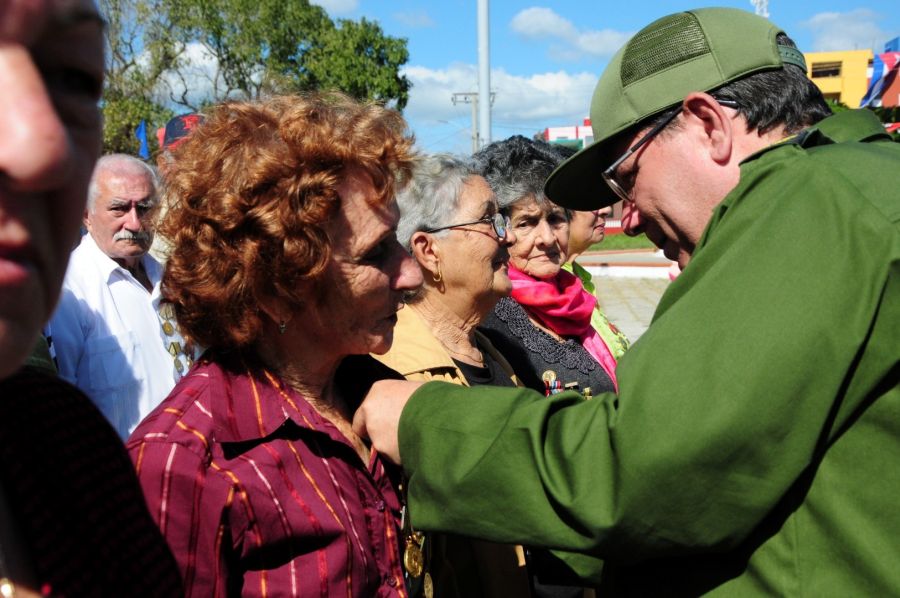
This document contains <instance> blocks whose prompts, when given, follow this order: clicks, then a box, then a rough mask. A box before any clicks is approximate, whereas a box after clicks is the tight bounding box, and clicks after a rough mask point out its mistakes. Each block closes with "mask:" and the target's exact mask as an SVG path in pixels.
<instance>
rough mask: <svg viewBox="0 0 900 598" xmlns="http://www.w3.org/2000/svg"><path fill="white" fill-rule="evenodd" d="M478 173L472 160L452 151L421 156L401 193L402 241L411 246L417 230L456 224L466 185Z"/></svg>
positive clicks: (407, 247)
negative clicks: (454, 221) (454, 218)
mask: <svg viewBox="0 0 900 598" xmlns="http://www.w3.org/2000/svg"><path fill="white" fill-rule="evenodd" d="M477 175H478V173H477V172H476V171H475V169H474V168H473V166H472V164H471V163H470V162H469V161H467V160H464V159H462V158H459V157H456V156H453V155H451V154H434V155H431V156H422V157H419V158H417V159H416V161H415V163H414V165H413V171H412V176H411V177H410V179H409V181H407V183H406V185H405V186H404V188H403V190H402V191H400V193H399V194H398V195H397V205H398V206H399V207H400V223H399V224H398V225H397V239H399V241H400V243H401V244H403V246H404V247H405V248H406V249H407V250H409V249H410V238H411V237H412V236H413V233H416V232H418V231H423V230H428V229H432V228H438V227H440V226H446V225H448V224H453V222H452V219H453V217H454V216H455V215H456V212H457V210H458V209H459V197H460V195H461V194H462V190H463V186H464V185H465V184H466V181H467V180H468V179H469V178H471V177H473V176H477Z"/></svg>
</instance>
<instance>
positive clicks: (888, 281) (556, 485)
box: [357, 9, 900, 596]
mask: <svg viewBox="0 0 900 598" xmlns="http://www.w3.org/2000/svg"><path fill="white" fill-rule="evenodd" d="M591 121H592V123H593V126H594V137H595V140H596V142H595V143H594V145H592V146H590V147H588V148H586V149H585V150H583V151H582V152H580V153H579V154H576V155H575V156H573V157H572V158H571V159H570V160H569V161H567V162H566V163H564V164H563V165H562V166H560V168H559V169H558V170H557V171H556V172H555V173H554V174H553V175H552V176H551V178H550V179H549V180H548V182H547V185H546V191H547V195H548V196H549V197H550V198H551V199H553V200H554V201H555V202H558V203H560V204H563V205H566V206H569V207H574V208H591V207H593V208H596V207H598V204H597V199H596V198H597V193H595V191H598V190H599V192H600V195H601V199H600V205H608V204H610V203H612V202H614V201H616V200H617V199H619V198H622V199H624V200H625V201H626V206H625V215H624V218H623V220H624V226H625V228H626V230H627V231H629V232H631V233H637V232H645V233H646V234H647V236H648V237H649V238H650V239H651V240H653V241H654V243H656V244H657V245H658V246H660V247H661V248H663V249H664V251H665V252H666V255H667V256H669V257H670V258H673V259H677V260H678V261H679V263H680V265H681V266H682V267H683V268H684V272H683V273H682V275H681V276H680V277H679V278H678V279H677V280H675V281H674V282H673V283H672V285H671V286H670V288H669V290H668V291H667V292H666V294H665V295H664V296H663V298H662V300H661V302H660V304H659V307H658V309H657V311H656V314H655V315H654V318H653V322H652V324H651V326H650V328H649V329H648V330H647V332H646V333H645V334H644V336H643V337H642V338H641V339H640V341H639V342H638V343H636V344H635V346H634V347H632V349H631V350H630V351H629V352H628V353H626V355H625V356H624V357H623V359H622V360H621V362H620V363H619V367H618V371H617V373H618V377H619V394H618V396H613V395H600V396H597V397H595V398H594V399H593V400H592V401H582V400H580V399H579V398H577V397H575V396H571V395H565V394H562V395H557V397H559V398H557V399H545V398H543V397H539V396H537V395H535V394H532V393H528V392H525V391H521V390H511V391H505V390H499V389H498V390H492V389H491V390H485V389H484V388H481V389H460V388H456V387H449V386H446V385H442V384H440V383H429V384H426V385H424V386H422V387H420V388H418V389H417V390H415V392H414V393H413V394H412V396H411V397H410V398H409V400H408V402H407V401H406V397H407V396H408V395H409V393H410V389H409V388H407V387H403V386H399V384H402V383H384V384H381V385H379V386H376V387H375V388H374V389H373V392H372V393H371V394H370V397H369V399H368V400H367V402H366V403H364V404H363V406H362V408H361V409H360V412H359V413H358V416H357V425H358V429H359V430H361V431H362V430H365V431H367V432H368V434H369V435H370V437H371V439H372V441H373V443H374V445H375V446H376V447H377V448H379V450H382V451H384V452H386V453H387V454H389V455H391V456H392V457H393V458H394V459H396V460H400V459H401V457H402V463H403V466H404V468H405V469H406V471H407V474H408V475H409V494H408V498H409V507H410V512H411V514H412V517H413V519H414V521H415V523H416V525H417V527H420V528H423V529H434V530H445V531H451V530H452V531H454V532H457V533H462V534H469V535H476V536H482V537H485V538H488V539H492V540H495V541H501V542H521V543H523V544H528V545H544V546H549V547H552V548H556V549H560V550H561V551H566V552H559V553H558V555H559V557H560V558H561V559H562V560H563V561H564V562H565V563H567V564H568V565H569V566H570V567H571V569H572V570H573V571H575V572H576V573H578V574H579V575H581V576H582V577H583V578H585V579H589V580H592V581H594V582H596V583H598V584H600V586H601V588H602V589H605V590H608V591H609V593H610V594H612V595H619V594H633V595H641V596H644V595H661V594H665V595H669V594H676V595H678V594H681V595H685V594H686V595H700V594H707V593H709V594H716V595H723V596H742V595H762V596H769V595H772V596H775V595H777V596H847V595H867V596H878V595H892V594H896V593H897V591H898V588H900V567H897V563H898V562H900V518H898V517H896V516H894V512H895V510H896V505H897V496H898V495H900V473H898V463H900V382H898V380H900V144H896V143H892V142H891V141H890V138H889V137H887V136H886V135H885V134H884V131H883V129H882V128H881V125H880V123H878V121H877V119H875V118H874V116H873V115H872V114H871V113H868V112H865V111H850V112H844V113H842V114H838V115H835V116H829V110H828V108H827V106H826V105H825V103H824V102H823V100H822V97H821V94H820V93H819V92H818V90H817V89H816V88H815V86H813V85H812V84H811V83H810V82H809V81H808V79H807V78H806V75H805V67H804V66H803V56H802V55H801V54H800V53H799V52H798V51H797V50H796V49H794V48H793V44H792V43H791V42H790V40H789V39H788V38H786V36H784V35H783V33H782V32H781V31H780V29H778V28H777V27H776V26H774V25H773V24H771V23H770V22H768V21H767V20H765V19H762V18H761V17H757V16H754V15H751V14H749V13H745V12H743V11H738V10H733V9H701V10H696V11H690V12H683V13H678V14H675V15H671V16H669V17H665V18H663V19H660V20H659V21H656V22H654V23H652V24H651V25H649V26H648V27H646V28H644V29H643V30H642V31H640V32H638V33H637V34H636V35H635V36H634V37H633V38H632V39H631V40H630V41H629V42H628V43H627V44H626V46H625V47H624V48H622V50H620V51H619V52H618V54H617V55H616V56H615V57H614V58H613V59H612V61H611V63H610V65H609V67H608V68H607V69H606V71H605V72H604V74H603V75H602V77H601V79H600V81H599V83H598V84H597V88H596V90H595V93H594V98H593V102H592V106H591ZM604 181H605V182H606V185H605V186H604V184H603V182H604ZM585 190H591V192H590V193H588V192H585ZM591 202H595V203H591ZM401 410H402V415H400V411H401ZM398 417H399V424H398V422H397V419H398ZM398 426H399V444H398Z"/></svg>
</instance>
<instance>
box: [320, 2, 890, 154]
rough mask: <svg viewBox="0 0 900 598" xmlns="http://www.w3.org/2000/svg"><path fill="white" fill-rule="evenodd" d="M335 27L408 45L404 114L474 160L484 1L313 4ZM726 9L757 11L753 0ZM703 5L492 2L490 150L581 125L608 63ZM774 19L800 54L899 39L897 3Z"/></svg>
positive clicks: (431, 145)
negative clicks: (371, 30)
mask: <svg viewBox="0 0 900 598" xmlns="http://www.w3.org/2000/svg"><path fill="white" fill-rule="evenodd" d="M313 2H314V3H315V4H319V5H321V6H323V7H325V9H326V10H327V11H328V13H329V14H330V15H331V16H332V17H334V18H352V19H358V18H360V17H366V18H367V19H373V20H376V21H378V22H379V23H380V25H381V27H382V29H384V31H385V32H386V33H387V34H389V35H392V36H395V37H404V38H406V39H407V40H408V48H409V53H410V58H409V62H408V63H407V65H406V67H405V73H406V75H407V77H409V79H410V80H411V82H412V84H413V87H412V90H411V92H410V101H409V104H408V106H407V107H406V110H405V111H404V114H405V115H406V117H407V119H408V120H409V122H410V125H411V127H412V129H413V131H414V132H415V134H416V138H417V140H418V144H419V146H420V148H422V149H424V150H426V151H429V152H438V151H446V152H455V153H468V152H469V151H471V129H470V127H471V107H470V106H468V105H457V106H454V105H453V103H452V102H451V95H452V94H453V93H454V92H466V91H477V88H478V70H477V68H478V67H477V64H478V53H477V28H476V23H477V21H476V19H477V15H476V10H477V2H476V0H433V1H425V0H313ZM718 5H720V6H731V7H735V8H741V9H745V10H749V11H752V10H753V5H752V4H751V3H750V2H749V0H735V1H728V0H721V1H720V2H719V3H718ZM696 7H697V4H694V3H693V2H691V3H685V2H676V1H671V0H642V1H632V2H615V3H614V2H597V1H595V2H588V1H584V0H553V1H552V2H551V1H549V0H538V1H536V2H529V1H527V0H491V2H490V21H491V22H490V31H491V88H492V89H493V90H494V91H495V92H496V94H497V96H496V100H495V102H494V107H493V111H492V136H493V139H494V140H496V139H503V138H506V137H508V136H510V135H514V134H522V135H526V136H530V135H532V134H534V133H535V132H537V131H541V130H543V129H544V128H545V127H548V126H564V125H573V124H580V123H581V121H582V119H583V118H584V117H585V116H586V115H587V112H588V107H589V104H590V98H591V93H592V91H593V88H594V84H595V83H596V81H597V78H598V77H599V75H600V73H601V72H602V70H603V68H604V66H605V65H606V64H607V62H608V61H609V58H610V56H611V55H612V54H613V53H615V51H616V50H617V49H618V48H619V47H621V45H622V44H623V43H624V42H625V41H627V39H628V38H629V37H630V35H632V34H633V33H634V32H636V31H637V30H639V29H640V28H641V27H643V26H644V25H647V24H648V23H650V22H651V21H653V20H655V19H657V18H659V17H661V16H664V15H667V14H670V13H673V12H677V11H679V10H685V9H689V8H696ZM768 10H769V18H770V19H771V20H772V21H774V22H775V23H777V24H778V25H779V26H781V27H782V28H784V29H785V30H786V31H787V33H788V34H789V35H790V36H791V37H793V38H794V40H795V41H796V42H797V44H798V45H799V47H800V49H801V50H803V51H823V50H848V49H865V48H871V49H875V50H876V51H881V50H882V48H883V46H884V42H885V41H887V40H888V39H891V38H894V37H897V36H900V10H898V3H897V0H860V1H859V2H852V1H849V0H843V1H841V0H819V1H817V2H799V1H797V0H770V1H769V7H768Z"/></svg>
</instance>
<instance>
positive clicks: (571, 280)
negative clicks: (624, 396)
mask: <svg viewBox="0 0 900 598" xmlns="http://www.w3.org/2000/svg"><path fill="white" fill-rule="evenodd" d="M509 279H510V280H511V281H512V287H513V288H512V298H513V299H515V300H516V301H518V302H519V303H520V304H521V305H522V306H523V307H524V308H525V311H527V312H528V314H529V315H530V316H531V317H533V318H534V319H536V320H537V321H538V322H540V323H541V324H543V325H544V326H546V327H547V328H549V329H550V330H552V331H553V332H555V333H556V334H558V335H560V336H563V337H574V338H577V339H578V340H579V341H580V342H581V346H583V347H584V348H585V350H586V351H587V352H588V353H590V354H591V356H592V357H593V358H594V359H595V360H596V361H597V363H599V364H600V365H601V366H602V367H603V369H604V371H606V373H607V375H608V376H609V377H610V379H611V380H612V382H613V385H614V386H615V387H616V390H618V388H619V385H618V383H617V382H616V359H615V357H613V354H612V352H611V351H610V350H609V347H607V346H606V343H605V342H603V339H602V338H601V337H600V335H599V334H597V331H596V330H594V328H593V327H592V326H591V314H592V313H593V311H594V307H595V306H596V305H597V298H596V297H594V296H593V295H591V294H590V293H588V292H587V291H585V290H584V286H582V284H581V280H580V279H579V278H578V277H577V276H575V275H574V274H570V273H568V272H566V271H565V270H560V271H559V274H557V275H556V276H554V277H553V278H549V279H547V280H539V279H537V278H532V277H531V276H529V275H528V274H525V273H524V272H522V271H521V270H518V269H517V268H515V267H514V266H513V265H512V264H510V265H509Z"/></svg>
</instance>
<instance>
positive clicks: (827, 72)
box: [812, 62, 841, 79]
mask: <svg viewBox="0 0 900 598" xmlns="http://www.w3.org/2000/svg"><path fill="white" fill-rule="evenodd" d="M840 76H841V63H840V62H814V63H813V65H812V77H813V79H819V78H823V77H840Z"/></svg>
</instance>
